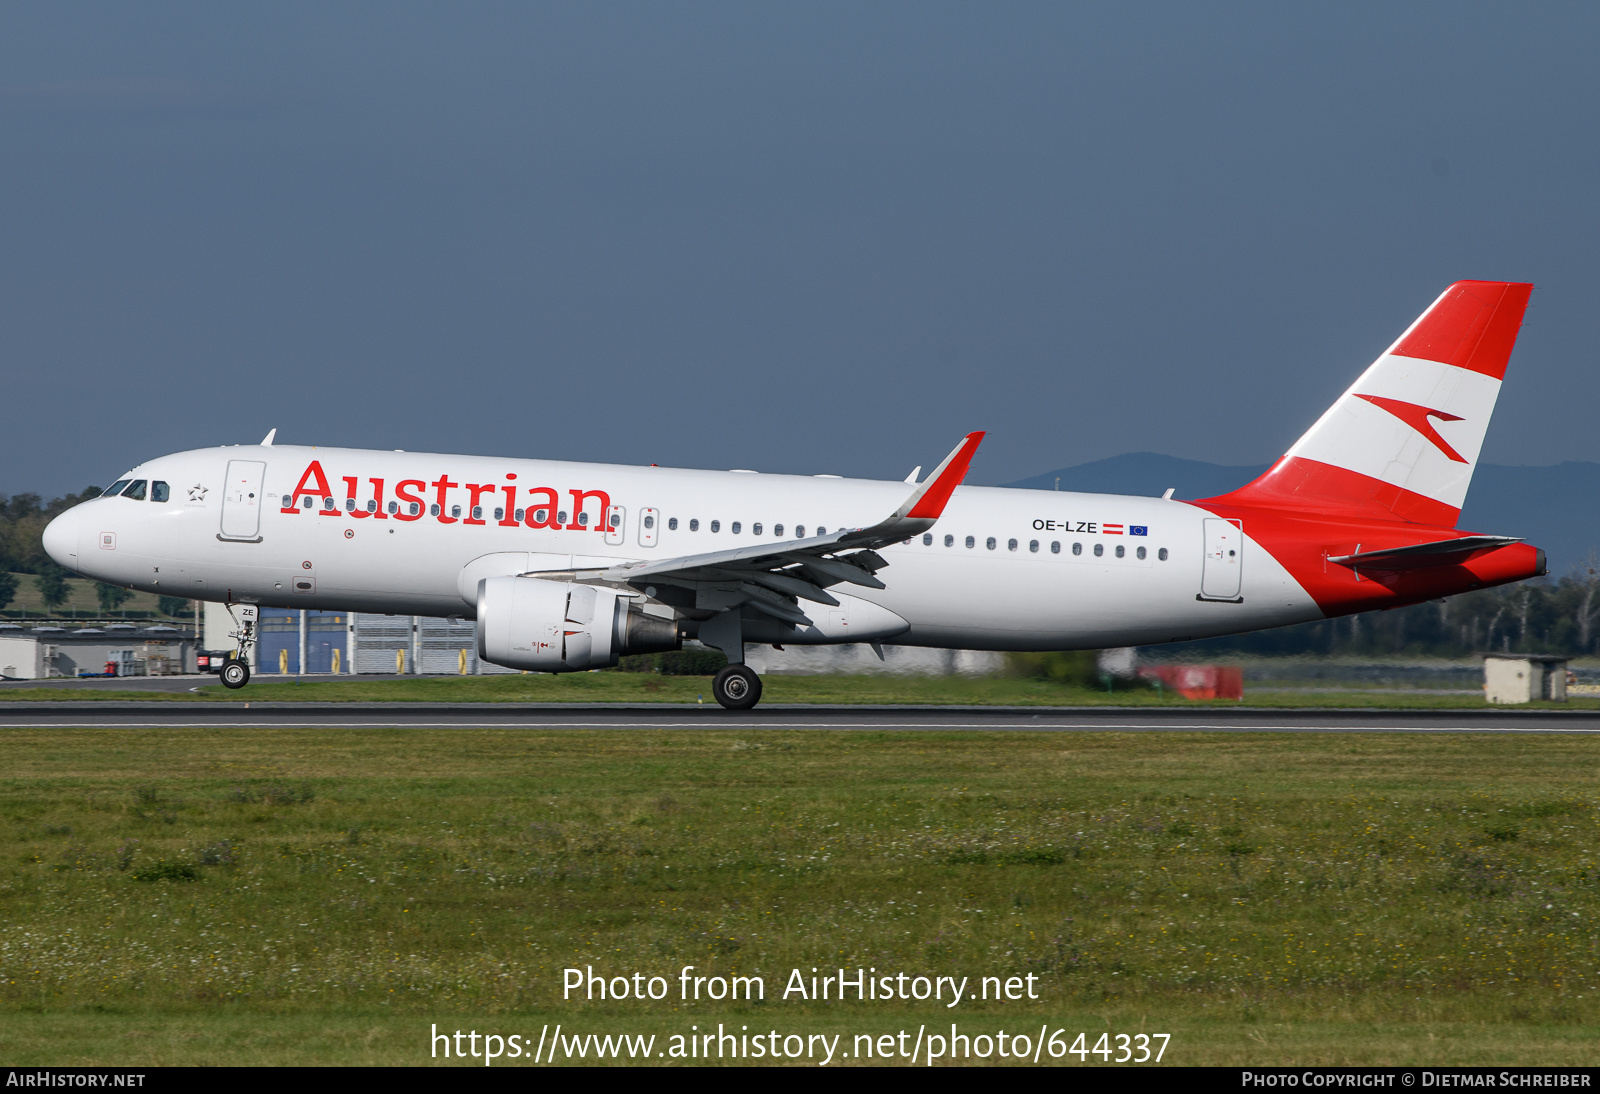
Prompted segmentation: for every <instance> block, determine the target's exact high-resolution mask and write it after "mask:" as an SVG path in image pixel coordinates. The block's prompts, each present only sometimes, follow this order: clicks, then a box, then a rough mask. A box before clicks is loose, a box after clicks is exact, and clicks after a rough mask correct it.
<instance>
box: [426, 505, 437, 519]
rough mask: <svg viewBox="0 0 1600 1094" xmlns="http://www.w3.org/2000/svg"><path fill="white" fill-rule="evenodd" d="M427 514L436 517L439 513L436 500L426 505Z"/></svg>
mask: <svg viewBox="0 0 1600 1094" xmlns="http://www.w3.org/2000/svg"><path fill="white" fill-rule="evenodd" d="M428 515H429V516H430V517H436V516H438V515H439V503H438V502H434V503H433V504H432V505H430V506H428Z"/></svg>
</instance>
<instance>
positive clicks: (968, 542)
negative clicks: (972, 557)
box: [967, 536, 978, 550]
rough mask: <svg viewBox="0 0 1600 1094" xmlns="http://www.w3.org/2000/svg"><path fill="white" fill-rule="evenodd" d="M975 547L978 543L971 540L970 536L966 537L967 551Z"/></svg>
mask: <svg viewBox="0 0 1600 1094" xmlns="http://www.w3.org/2000/svg"><path fill="white" fill-rule="evenodd" d="M977 545H978V541H977V540H975V539H973V538H972V537H971V536H968V537H967V549H968V550H971V549H972V548H973V547H976V546H977Z"/></svg>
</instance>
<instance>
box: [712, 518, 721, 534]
mask: <svg viewBox="0 0 1600 1094" xmlns="http://www.w3.org/2000/svg"><path fill="white" fill-rule="evenodd" d="M711 530H712V531H713V532H720V531H722V522H721V521H720V520H714V521H712V522H711Z"/></svg>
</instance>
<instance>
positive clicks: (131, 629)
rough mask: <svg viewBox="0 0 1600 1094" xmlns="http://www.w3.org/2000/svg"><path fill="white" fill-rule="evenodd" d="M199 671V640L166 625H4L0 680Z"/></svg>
mask: <svg viewBox="0 0 1600 1094" xmlns="http://www.w3.org/2000/svg"><path fill="white" fill-rule="evenodd" d="M194 671H195V640H194V636H193V634H192V633H190V631H189V629H188V628H186V627H176V626H172V625H170V624H165V623H155V624H151V625H149V626H145V625H139V624H134V623H96V624H94V625H91V626H87V627H69V626H63V625H61V624H59V623H54V622H41V623H39V624H38V625H36V626H26V625H23V624H19V623H0V676H3V677H5V678H6V679H8V680H45V679H49V678H52V677H61V676H68V677H71V676H84V675H91V676H98V675H105V674H108V673H112V672H114V673H115V674H116V675H118V676H178V675H182V674H183V673H189V672H194Z"/></svg>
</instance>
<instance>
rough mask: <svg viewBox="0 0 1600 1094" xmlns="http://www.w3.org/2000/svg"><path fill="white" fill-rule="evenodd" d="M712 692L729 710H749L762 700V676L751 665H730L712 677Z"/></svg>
mask: <svg viewBox="0 0 1600 1094" xmlns="http://www.w3.org/2000/svg"><path fill="white" fill-rule="evenodd" d="M711 694H712V696H713V697H714V698H715V699H716V700H717V702H719V703H721V704H722V705H723V706H725V707H727V708H728V709H729V710H749V709H750V708H751V707H753V706H755V705H756V704H757V703H759V702H760V701H761V677H759V676H757V675H756V674H755V672H754V671H753V670H752V669H751V668H750V666H749V665H729V666H727V667H726V668H724V669H723V670H722V671H721V672H719V673H717V675H716V676H715V677H713V678H712V681H711Z"/></svg>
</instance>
